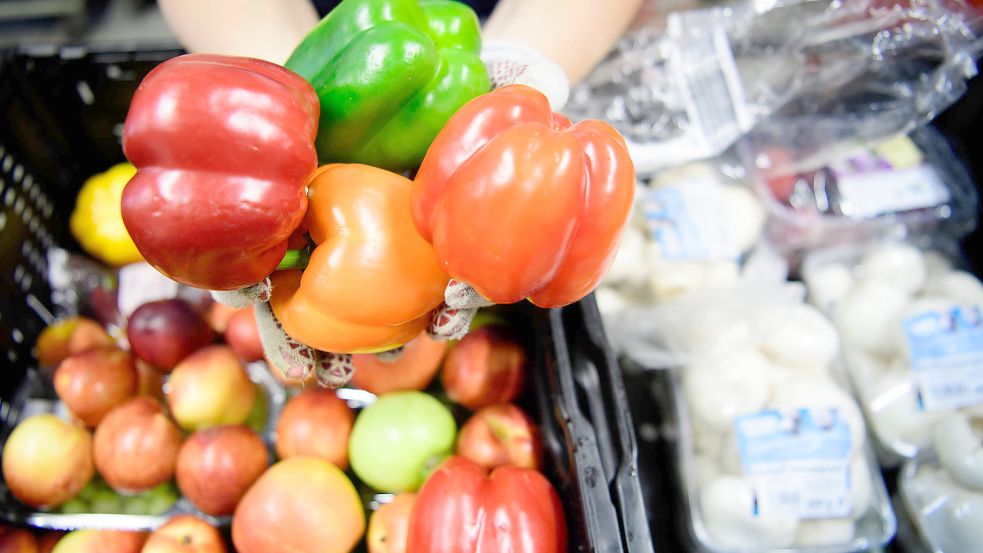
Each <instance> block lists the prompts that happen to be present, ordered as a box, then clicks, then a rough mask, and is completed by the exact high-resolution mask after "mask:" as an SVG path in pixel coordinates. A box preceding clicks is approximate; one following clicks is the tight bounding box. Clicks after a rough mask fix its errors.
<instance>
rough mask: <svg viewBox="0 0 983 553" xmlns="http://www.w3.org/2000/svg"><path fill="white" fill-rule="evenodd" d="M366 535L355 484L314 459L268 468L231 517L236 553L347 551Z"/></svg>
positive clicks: (328, 465)
mask: <svg viewBox="0 0 983 553" xmlns="http://www.w3.org/2000/svg"><path fill="white" fill-rule="evenodd" d="M364 531H365V511H364V510H363V508H362V500H361V499H360V498H359V496H358V492H356V491H355V486H353V485H352V483H351V480H349V479H348V477H347V476H345V473H344V472H342V471H341V469H339V468H338V467H336V466H334V465H332V464H331V463H329V462H327V461H325V460H324V459H318V458H316V457H291V458H290V459H285V460H283V461H280V462H279V463H276V464H275V465H273V466H272V467H270V468H269V469H268V470H267V471H266V472H265V473H263V475H262V476H260V477H259V480H257V481H256V483H255V484H253V486H252V487H251V488H249V491H247V492H246V495H245V496H243V498H242V501H240V502H239V506H238V507H237V508H236V512H235V515H234V516H233V517H232V543H233V544H234V545H235V549H236V551H238V552H239V553H270V552H273V551H290V552H291V553H342V552H344V553H347V552H349V551H351V550H352V549H353V548H354V547H355V545H356V544H357V543H358V542H359V541H360V540H361V539H362V534H363V532H364Z"/></svg>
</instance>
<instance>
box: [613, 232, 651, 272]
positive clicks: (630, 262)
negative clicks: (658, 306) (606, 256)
mask: <svg viewBox="0 0 983 553" xmlns="http://www.w3.org/2000/svg"><path fill="white" fill-rule="evenodd" d="M646 241H647V239H646V237H645V234H644V233H643V231H642V230H641V229H639V228H638V227H636V226H634V225H628V226H627V227H625V231H624V232H623V233H622V234H621V244H620V245H619V246H618V253H617V254H615V256H614V261H613V262H612V263H611V267H610V268H609V269H608V272H607V274H606V275H605V276H604V282H605V283H608V284H619V283H631V284H644V283H645V281H646V280H647V279H648V276H649V264H648V254H647V249H646V245H645V243H646Z"/></svg>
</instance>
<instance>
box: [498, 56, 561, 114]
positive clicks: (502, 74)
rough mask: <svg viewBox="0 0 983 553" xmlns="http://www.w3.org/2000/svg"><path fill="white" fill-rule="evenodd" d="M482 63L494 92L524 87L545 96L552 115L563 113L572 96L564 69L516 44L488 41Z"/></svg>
mask: <svg viewBox="0 0 983 553" xmlns="http://www.w3.org/2000/svg"><path fill="white" fill-rule="evenodd" d="M481 61H483V62H485V67H486V68H488V76H489V77H490V78H491V83H492V88H501V87H503V86H506V85H510V84H524V85H526V86H530V87H532V88H535V89H536V90H538V91H540V92H542V93H543V94H544V95H545V96H546V98H547V99H548V100H549V102H550V106H551V107H552V108H553V111H560V110H561V109H563V106H564V105H566V103H567V98H568V97H569V96H570V81H569V79H567V74H566V72H564V71H563V68H562V67H560V66H559V65H557V64H556V63H554V62H552V61H550V60H549V58H547V57H546V56H544V55H542V54H540V53H539V52H537V51H536V50H534V49H532V48H529V47H528V46H525V45H523V44H520V43H517V42H507V41H500V40H487V41H485V43H484V44H483V45H482V48H481Z"/></svg>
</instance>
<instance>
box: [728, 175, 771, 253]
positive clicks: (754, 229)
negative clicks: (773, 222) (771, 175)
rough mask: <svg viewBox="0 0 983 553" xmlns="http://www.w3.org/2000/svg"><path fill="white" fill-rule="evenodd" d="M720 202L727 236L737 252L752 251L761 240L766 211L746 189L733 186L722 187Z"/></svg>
mask: <svg viewBox="0 0 983 553" xmlns="http://www.w3.org/2000/svg"><path fill="white" fill-rule="evenodd" d="M720 202H721V204H722V205H721V208H722V211H723V214H724V225H726V227H725V228H726V231H727V236H728V238H729V239H730V240H731V243H732V244H733V245H734V249H735V250H736V251H737V252H741V253H743V252H746V251H748V250H750V249H751V248H752V247H753V246H754V245H755V244H757V243H758V240H759V239H760V238H761V231H762V230H763V229H764V226H765V210H764V207H762V205H761V201H760V200H758V198H756V197H755V196H754V194H752V193H751V191H750V190H748V189H747V188H746V187H744V186H741V185H738V184H732V185H724V186H721V187H720Z"/></svg>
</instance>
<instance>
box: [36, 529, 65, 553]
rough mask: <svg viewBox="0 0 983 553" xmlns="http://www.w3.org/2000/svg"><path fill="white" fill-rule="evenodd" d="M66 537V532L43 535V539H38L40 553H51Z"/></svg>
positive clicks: (50, 532) (51, 532) (52, 532)
mask: <svg viewBox="0 0 983 553" xmlns="http://www.w3.org/2000/svg"><path fill="white" fill-rule="evenodd" d="M64 535H65V532H58V531H56V530H51V531H47V532H44V533H43V534H41V537H39V538H38V553H51V551H52V550H53V549H54V548H55V546H56V545H58V542H59V541H61V538H62V537H63V536H64Z"/></svg>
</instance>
